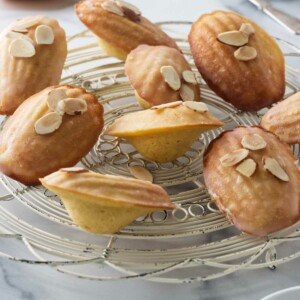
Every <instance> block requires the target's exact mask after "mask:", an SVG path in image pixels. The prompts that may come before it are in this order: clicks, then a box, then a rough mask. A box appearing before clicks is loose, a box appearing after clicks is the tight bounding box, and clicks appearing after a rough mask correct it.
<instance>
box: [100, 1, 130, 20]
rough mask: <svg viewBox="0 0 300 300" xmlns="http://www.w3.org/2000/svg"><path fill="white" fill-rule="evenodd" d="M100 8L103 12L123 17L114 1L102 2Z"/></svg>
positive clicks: (121, 11)
mask: <svg viewBox="0 0 300 300" xmlns="http://www.w3.org/2000/svg"><path fill="white" fill-rule="evenodd" d="M101 7H102V8H103V9H104V10H106V11H109V12H111V13H113V14H116V15H119V16H121V17H123V16H124V13H123V10H122V8H120V7H119V6H118V5H117V4H116V2H114V1H110V0H108V1H104V2H103V3H101Z"/></svg>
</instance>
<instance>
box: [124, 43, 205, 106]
mask: <svg viewBox="0 0 300 300" xmlns="http://www.w3.org/2000/svg"><path fill="white" fill-rule="evenodd" d="M125 73H126V75H127V76H128V79H129V82H130V84H131V85H132V87H133V88H134V89H135V92H136V94H137V96H138V99H139V100H140V104H141V106H142V107H144V108H149V107H151V106H154V105H158V104H162V103H167V102H173V101H177V100H188V101H194V100H200V87H199V84H198V83H197V81H196V78H195V75H194V73H193V72H192V71H191V67H190V65H189V64H188V62H187V61H186V59H185V58H184V56H183V55H182V54H181V53H180V52H179V51H178V50H176V49H174V48H170V47H166V46H148V45H141V46H138V47H137V48H136V49H134V50H133V51H131V52H130V54H129V55H128V56H127V59H126V63H125Z"/></svg>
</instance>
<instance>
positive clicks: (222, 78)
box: [189, 11, 285, 111]
mask: <svg viewBox="0 0 300 300" xmlns="http://www.w3.org/2000/svg"><path fill="white" fill-rule="evenodd" d="M189 43H190V46H191V51H192V54H193V57H194V60H195V64H196V66H197V68H198V70H199V72H200V73H201V75H202V77H203V79H204V80H205V81H206V82H207V84H208V86H209V87H210V88H211V89H212V90H213V91H214V92H215V93H216V94H217V95H219V96H220V97H222V98H223V99H224V100H225V101H227V102H229V103H231V104H233V105H234V106H235V107H237V108H238V109H240V110H243V111H257V110H259V109H261V108H263V107H267V106H270V105H271V104H272V103H275V102H277V101H279V100H281V99H282V97H283V95H284V91H285V75H284V57H283V54H282V52H281V50H280V48H279V47H278V45H277V44H276V42H275V41H274V40H273V38H272V37H270V36H269V34H267V33H266V32H265V31H264V30H263V29H262V28H261V27H259V26H258V25H257V24H256V23H254V22H253V21H251V20H249V19H247V18H245V17H243V16H241V15H239V14H237V13H234V12H227V11H214V12H212V13H210V14H205V15H202V16H201V17H200V18H199V19H198V20H197V21H196V22H195V23H194V24H193V26H192V29H191V32H190V34H189Z"/></svg>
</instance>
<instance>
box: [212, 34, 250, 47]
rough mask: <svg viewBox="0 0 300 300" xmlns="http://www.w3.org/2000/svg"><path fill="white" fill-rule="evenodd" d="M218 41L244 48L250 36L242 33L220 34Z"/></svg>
mask: <svg viewBox="0 0 300 300" xmlns="http://www.w3.org/2000/svg"><path fill="white" fill-rule="evenodd" d="M217 39H218V41H220V42H222V43H224V44H227V45H230V46H238V47H240V46H243V45H245V44H247V43H248V36H247V35H245V34H243V33H242V32H240V31H237V30H234V31H227V32H222V33H220V34H218V37H217Z"/></svg>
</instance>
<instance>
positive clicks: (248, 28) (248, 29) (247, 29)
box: [240, 23, 255, 36]
mask: <svg viewBox="0 0 300 300" xmlns="http://www.w3.org/2000/svg"><path fill="white" fill-rule="evenodd" d="M240 31H241V32H243V33H244V34H245V35H247V36H249V35H251V34H254V33H255V29H254V27H253V26H252V25H251V24H250V23H243V24H242V25H241V28H240Z"/></svg>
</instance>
